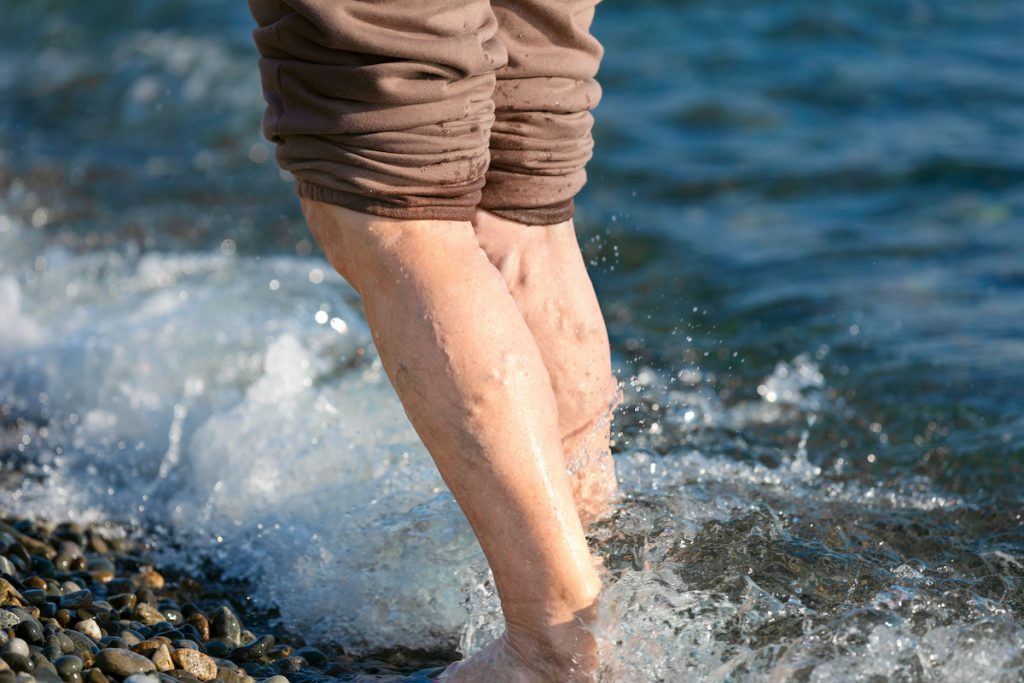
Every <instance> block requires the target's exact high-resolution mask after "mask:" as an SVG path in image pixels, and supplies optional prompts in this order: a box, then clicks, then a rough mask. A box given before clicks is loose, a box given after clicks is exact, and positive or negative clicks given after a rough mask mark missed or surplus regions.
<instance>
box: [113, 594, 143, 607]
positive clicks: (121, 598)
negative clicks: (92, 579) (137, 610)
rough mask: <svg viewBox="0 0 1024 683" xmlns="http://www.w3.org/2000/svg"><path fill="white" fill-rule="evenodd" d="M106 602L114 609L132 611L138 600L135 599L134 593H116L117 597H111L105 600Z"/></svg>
mask: <svg viewBox="0 0 1024 683" xmlns="http://www.w3.org/2000/svg"><path fill="white" fill-rule="evenodd" d="M107 602H109V603H110V604H111V605H112V606H113V607H114V609H123V608H125V607H128V608H129V609H133V608H134V607H135V605H136V604H137V603H138V598H136V597H135V593H118V594H117V595H111V596H110V597H109V598H107Z"/></svg>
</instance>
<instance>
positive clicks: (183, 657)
mask: <svg viewBox="0 0 1024 683" xmlns="http://www.w3.org/2000/svg"><path fill="white" fill-rule="evenodd" d="M171 658H172V659H173V660H174V663H175V664H177V665H178V667H179V668H181V669H184V670H185V671H187V672H189V673H190V674H192V675H193V676H195V677H196V678H198V679H199V680H200V681H211V680H213V679H214V678H216V677H217V663H216V662H214V661H213V658H212V657H210V656H208V655H204V654H203V653H202V652H199V651H198V650H189V649H187V648H181V649H178V650H175V651H174V652H172V653H171Z"/></svg>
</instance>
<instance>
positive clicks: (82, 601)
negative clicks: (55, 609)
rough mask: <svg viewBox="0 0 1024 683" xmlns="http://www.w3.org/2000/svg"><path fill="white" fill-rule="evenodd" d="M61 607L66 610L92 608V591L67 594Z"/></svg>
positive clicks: (63, 597)
mask: <svg viewBox="0 0 1024 683" xmlns="http://www.w3.org/2000/svg"><path fill="white" fill-rule="evenodd" d="M60 606H61V607H62V608H64V609H69V610H71V609H81V608H83V607H91V606H92V591H90V590H76V591H75V592H73V593H65V594H64V596H62V597H61V599H60Z"/></svg>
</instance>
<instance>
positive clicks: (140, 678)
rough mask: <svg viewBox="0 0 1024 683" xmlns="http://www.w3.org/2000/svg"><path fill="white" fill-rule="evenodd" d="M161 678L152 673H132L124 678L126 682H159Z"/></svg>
mask: <svg viewBox="0 0 1024 683" xmlns="http://www.w3.org/2000/svg"><path fill="white" fill-rule="evenodd" d="M159 680H160V679H159V678H157V677H156V676H152V675H150V674H132V675H131V676H129V677H128V678H126V679H124V683H157V681H159Z"/></svg>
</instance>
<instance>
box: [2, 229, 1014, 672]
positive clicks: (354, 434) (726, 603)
mask: <svg viewBox="0 0 1024 683" xmlns="http://www.w3.org/2000/svg"><path fill="white" fill-rule="evenodd" d="M8 220H9V225H8V228H7V229H6V230H5V231H4V232H3V234H2V235H0V240H2V244H0V254H3V256H2V257H0V258H2V259H3V261H2V268H3V272H5V273H7V275H5V276H4V279H3V280H2V281H0V295H2V296H0V323H2V324H0V329H3V330H5V332H4V334H5V335H6V336H5V337H4V341H5V344H4V346H3V353H2V359H0V360H2V364H0V368H2V370H0V395H2V397H3V401H2V402H3V405H4V415H5V420H6V421H7V422H8V424H16V425H19V427H18V430H17V435H16V437H15V438H13V439H12V437H10V436H8V438H7V443H6V444H5V450H7V451H9V452H13V451H16V452H17V453H18V457H19V458H20V461H21V462H22V463H23V467H24V470H25V471H26V472H28V473H30V474H32V475H34V476H31V477H29V478H28V479H26V480H24V481H23V482H22V483H21V485H20V486H19V487H18V488H17V489H16V490H14V491H13V492H12V493H13V495H14V496H16V499H17V504H18V506H19V508H20V509H21V510H24V511H28V512H30V513H32V514H36V515H44V516H61V517H62V516H66V515H68V514H72V515H76V516H84V517H92V518H97V519H105V518H114V519H121V520H135V521H138V522H141V523H143V524H145V525H148V526H149V527H151V528H155V529H161V530H163V532H162V533H171V534H173V535H174V537H175V538H177V539H178V540H179V541H180V542H181V544H182V548H184V553H185V556H192V557H193V559H194V556H195V554H197V553H198V554H200V555H205V556H207V557H209V558H210V559H212V560H213V561H214V562H215V563H216V564H217V566H218V567H220V568H222V569H223V570H224V571H225V573H226V575H227V576H229V577H237V578H241V579H245V580H249V581H251V582H253V584H254V585H259V586H260V587H261V590H260V591H259V592H258V594H257V596H256V597H257V599H259V600H262V601H264V603H265V605H266V606H276V607H277V608H278V609H279V611H280V615H281V617H280V618H281V621H282V623H283V624H284V625H285V626H287V627H291V628H295V629H302V630H303V632H304V633H312V634H315V637H317V638H321V639H323V640H325V641H330V642H338V643H341V644H342V645H344V646H345V647H347V648H350V649H354V650H357V651H358V650H374V649H380V648H388V647H395V646H403V647H410V648H424V649H430V648H443V647H450V646H451V645H452V644H453V643H454V642H456V639H459V640H458V642H459V646H460V649H461V650H462V651H463V652H467V653H468V652H472V651H474V650H475V649H477V648H479V647H481V646H482V645H484V644H486V643H487V642H489V640H490V639H491V638H493V637H494V636H495V635H496V634H497V633H499V632H500V629H501V620H500V612H499V609H498V604H497V600H496V597H495V595H494V591H493V586H492V584H491V582H490V577H489V575H488V573H487V571H486V566H485V564H484V563H483V561H482V557H481V555H480V553H479V550H478V547H477V545H476V543H475V541H474V540H473V538H472V535H471V533H470V530H469V528H468V526H467V524H466V523H465V521H464V519H463V517H462V515H461V513H460V512H459V510H458V508H457V506H456V505H455V504H454V502H453V500H452V499H451V497H450V496H449V495H448V494H447V493H446V491H445V489H444V487H443V484H442V482H441V481H440V479H439V477H438V475H437V473H436V471H435V469H434V468H433V466H432V464H431V462H430V460H429V457H428V456H427V455H426V454H425V452H424V451H423V449H422V447H421V446H420V445H419V444H418V442H417V440H416V438H415V434H414V433H413V432H412V430H411V428H410V427H409V425H408V424H407V422H406V421H405V419H404V416H403V414H402V411H401V408H400V406H399V404H398V403H397V400H396V399H395V398H394V396H393V394H392V392H391V390H390V387H389V386H388V385H387V382H386V379H385V377H384V376H383V372H382V370H381V368H380V365H379V361H378V360H377V359H376V356H375V355H374V351H373V348H372V346H371V345H370V340H369V335H368V332H367V331H366V328H365V324H364V323H363V321H362V320H361V318H360V317H359V315H358V314H357V313H355V311H354V309H353V308H352V303H351V302H352V300H353V295H352V292H351V291H350V290H348V289H347V288H346V286H345V285H344V284H343V283H342V282H341V281H340V280H339V279H338V278H336V276H332V275H327V272H328V269H327V267H326V266H325V264H324V263H323V262H321V261H317V260H313V259H303V258H296V257H272V258H267V257H263V258H255V257H245V256H240V255H237V254H230V255H225V254H222V253H219V252H217V253H176V254H161V253H148V254H145V255H141V256H140V255H137V254H132V253H131V250H123V251H120V252H112V251H100V252H91V253H85V254H75V253H71V252H68V251H66V250H63V249H60V248H56V247H48V246H45V245H44V244H43V242H42V240H41V239H40V238H39V237H38V236H37V235H38V233H37V232H35V231H32V230H31V229H29V228H26V227H24V226H21V225H18V224H17V223H16V222H10V219H8ZM30 253H34V254H39V255H40V256H38V257H37V258H36V259H34V260H33V261H32V263H33V267H32V268H31V269H30V270H28V271H26V270H24V269H19V265H18V264H19V263H24V262H25V261H24V258H25V255H26V254H30ZM12 274H17V276H15V275H12ZM818 355H819V356H823V354H822V353H819V354H818ZM636 377H637V379H636V381H635V382H634V383H633V384H632V386H631V387H629V388H628V393H627V400H626V408H625V411H626V413H627V414H628V413H630V411H632V413H633V414H634V415H637V414H641V415H643V416H644V417H643V418H638V420H637V422H638V423H639V422H642V426H636V425H634V428H635V431H634V433H633V435H632V437H630V438H626V437H625V436H623V437H620V438H621V439H622V440H623V441H624V442H625V443H627V444H628V445H627V446H626V447H625V448H621V449H620V452H619V453H618V455H617V465H618V469H619V476H620V479H621V481H622V486H623V490H624V493H625V499H624V501H623V502H622V504H621V505H620V506H619V509H618V510H617V512H616V513H615V514H614V516H613V517H612V518H610V519H608V520H605V521H604V522H602V523H600V524H599V525H598V526H597V527H596V528H595V529H593V530H592V531H593V535H592V544H593V547H594V549H595V551H596V552H598V553H599V554H600V555H602V556H603V557H604V560H605V565H606V570H605V571H606V576H605V583H606V589H605V598H604V602H603V610H604V614H603V620H604V623H605V625H604V626H603V627H602V638H603V643H604V645H603V647H605V649H606V651H605V656H604V660H605V662H606V671H605V672H604V673H603V680H606V681H624V680H651V681H661V680H665V681H669V680H680V679H682V678H688V679H699V680H708V681H713V680H722V681H725V680H730V681H735V680H764V681H772V680H808V681H831V680H871V678H872V676H890V677H892V676H894V675H895V676H897V677H899V678H900V679H901V680H936V681H955V680H962V678H961V677H962V675H963V673H964V672H966V671H973V672H976V673H977V672H983V673H984V676H983V680H1010V678H1011V677H1012V676H1013V675H1016V674H1015V673H1013V672H1020V671H1022V670H1024V668H1022V667H1024V662H1022V660H1021V654H1020V652H1021V646H1022V645H1024V629H1022V628H1021V627H1020V626H1019V625H1018V624H1017V622H1016V621H1015V618H1014V601H1013V600H1012V599H1011V600H1010V601H1009V602H1008V601H1007V598H1008V597H1009V596H1011V595H1012V594H1013V590H1017V591H1019V586H1020V585H1021V576H1022V574H1024V572H1022V565H1021V558H1020V555H1019V554H1018V553H1017V551H1016V550H1000V549H998V548H997V547H994V546H991V547H985V546H986V544H983V543H978V544H977V545H974V544H972V543H971V541H970V539H968V538H967V537H966V535H959V534H957V533H956V532H952V533H951V534H950V536H949V537H948V538H938V537H934V535H933V534H932V532H931V531H930V530H932V529H939V528H948V529H957V528H961V527H962V528H964V529H966V528H969V526H970V523H971V516H972V515H977V514H984V512H983V511H978V510H977V509H976V508H972V507H971V506H970V505H968V504H967V503H966V502H965V501H964V500H963V499H961V498H960V497H957V496H950V495H942V494H939V493H938V492H937V491H936V490H934V487H932V486H931V485H929V484H928V483H927V482H925V481H922V482H916V483H914V482H906V481H903V482H901V483H899V485H898V486H897V487H895V488H894V487H890V486H887V485H885V484H878V483H871V482H863V481H858V480H856V479H855V478H844V477H843V476H841V474H838V473H837V472H836V471H835V470H834V469H833V470H832V471H823V469H822V467H820V466H818V465H815V464H812V462H810V460H809V459H808V454H807V442H808V431H809V430H812V429H813V428H814V426H815V424H816V422H817V420H818V418H819V417H820V416H822V415H825V414H827V413H829V412H830V411H833V410H834V409H835V407H834V406H833V405H831V402H830V398H829V394H828V385H827V382H826V380H825V377H824V375H823V373H822V371H821V368H820V366H819V364H818V362H816V361H815V360H813V359H812V355H801V356H798V357H797V358H795V359H794V360H793V361H792V362H790V363H786V362H780V363H779V364H778V365H777V367H776V368H775V370H774V372H772V374H771V375H769V376H768V377H766V378H764V379H763V380H762V381H761V382H760V383H758V384H757V387H756V394H757V398H756V399H753V400H750V401H746V402H742V401H741V402H732V403H728V404H727V403H726V402H723V401H722V400H721V399H720V398H718V397H717V395H716V394H715V393H714V392H711V391H708V390H707V388H706V387H700V386H694V385H692V384H686V383H673V382H672V381H671V379H668V380H666V379H664V378H661V377H659V376H658V373H657V372H655V371H654V370H652V369H650V368H641V369H640V371H639V372H638V373H637V375H636ZM645 403H646V404H647V405H648V406H650V405H651V404H655V405H657V409H656V410H653V409H650V408H647V409H644V408H642V407H643V406H644V405H645ZM759 426H770V427H772V428H773V429H774V428H780V427H786V428H788V429H790V430H792V431H794V432H797V433H801V437H800V439H799V440H798V441H797V442H796V443H795V445H794V447H793V448H792V450H791V451H789V452H785V453H783V454H782V455H778V456H777V457H776V458H774V459H772V458H768V457H764V458H760V459H759V458H756V457H752V454H753V453H754V452H755V450H756V449H755V448H754V446H753V445H748V446H746V449H747V452H746V453H745V454H743V455H742V456H741V457H737V456H736V454H735V452H732V453H731V454H730V452H729V451H730V448H733V447H734V446H735V440H736V439H738V438H740V436H738V435H740V434H741V433H748V432H750V431H751V430H753V429H755V428H757V427H759ZM726 435H731V436H726ZM730 441H731V442H732V446H730V445H729V443H730ZM12 444H13V445H12ZM922 520H930V521H929V522H927V523H928V529H929V531H928V533H923V532H920V531H918V530H917V527H918V526H920V525H921V524H925V523H926V522H924V521H922ZM1013 524H1014V525H1016V524H1019V520H1018V521H1016V522H1014V523H1013ZM951 544H962V545H964V546H965V548H964V552H963V553H961V554H960V556H959V557H955V558H952V559H949V558H946V557H945V555H946V554H948V551H949V550H950V545H951ZM182 557H184V556H182ZM172 559H173V558H172ZM975 562H985V563H987V566H988V567H989V568H990V574H988V575H987V576H985V577H983V576H979V575H978V574H977V573H971V572H970V571H969V567H970V565H972V564H973V563H975ZM1018 595H1019V593H1018ZM1001 677H1002V678H1001Z"/></svg>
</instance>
